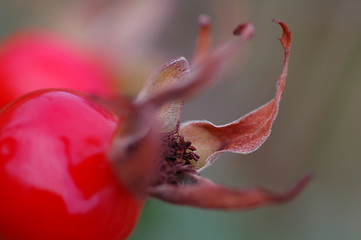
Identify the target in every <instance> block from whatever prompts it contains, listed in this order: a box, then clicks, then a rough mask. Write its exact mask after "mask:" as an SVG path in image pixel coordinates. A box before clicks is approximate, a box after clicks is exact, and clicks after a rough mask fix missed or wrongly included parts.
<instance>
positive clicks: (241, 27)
mask: <svg viewBox="0 0 361 240" xmlns="http://www.w3.org/2000/svg"><path fill="white" fill-rule="evenodd" d="M247 25H248V23H243V24H239V25H238V26H237V27H236V28H235V29H234V30H233V35H236V36H240V35H241V34H242V33H243V31H244V29H245V28H246V27H247Z"/></svg>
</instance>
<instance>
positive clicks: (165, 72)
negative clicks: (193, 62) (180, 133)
mask: <svg viewBox="0 0 361 240" xmlns="http://www.w3.org/2000/svg"><path fill="white" fill-rule="evenodd" d="M188 77H189V64H188V62H187V60H186V59H185V58H184V57H180V58H177V59H174V60H172V61H170V62H169V63H166V64H164V65H163V66H161V67H160V68H159V69H157V70H156V71H155V72H154V73H153V74H152V75H151V76H150V78H149V79H148V80H147V81H146V83H145V85H144V87H143V88H142V90H141V91H140V93H139V95H138V98H137V101H142V100H144V99H146V98H147V97H149V96H151V95H154V94H157V92H158V91H160V90H161V89H163V88H166V87H167V86H172V84H177V83H178V82H179V81H181V80H183V81H185V79H187V78H188ZM182 106H183V100H182V99H177V100H174V101H171V102H164V103H163V106H162V107H161V109H160V110H159V112H158V114H156V115H158V116H160V121H161V123H162V125H163V126H162V131H164V132H171V131H174V130H175V129H176V128H177V127H178V126H179V121H180V117H181V112H182Z"/></svg>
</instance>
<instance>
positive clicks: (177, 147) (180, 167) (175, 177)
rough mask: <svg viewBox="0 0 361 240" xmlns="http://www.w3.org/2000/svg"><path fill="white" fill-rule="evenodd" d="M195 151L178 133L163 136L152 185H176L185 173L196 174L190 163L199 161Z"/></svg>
mask: <svg viewBox="0 0 361 240" xmlns="http://www.w3.org/2000/svg"><path fill="white" fill-rule="evenodd" d="M195 150H196V148H195V147H194V146H192V144H191V142H189V141H185V140H184V137H183V136H181V135H179V134H178V133H176V132H171V133H166V134H163V136H162V153H161V159H160V160H159V167H158V169H157V174H156V178H155V180H154V181H153V185H159V184H164V183H168V184H175V185H177V184H178V183H179V182H180V180H181V179H182V177H183V176H184V174H185V173H193V174H197V172H196V171H195V170H194V168H193V164H192V161H198V159H199V156H198V155H197V154H196V153H194V151H195Z"/></svg>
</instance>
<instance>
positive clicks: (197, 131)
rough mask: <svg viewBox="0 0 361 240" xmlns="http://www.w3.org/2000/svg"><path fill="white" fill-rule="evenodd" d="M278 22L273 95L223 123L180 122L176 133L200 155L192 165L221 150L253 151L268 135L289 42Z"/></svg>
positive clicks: (205, 161)
mask: <svg viewBox="0 0 361 240" xmlns="http://www.w3.org/2000/svg"><path fill="white" fill-rule="evenodd" d="M278 23H279V24H280V25H281V26H282V29H283V36H282V38H281V43H282V46H283V48H284V53H285V54H284V66H283V70H282V73H281V75H280V77H279V79H278V81H277V87H276V95H275V97H274V98H273V99H272V100H271V101H270V102H268V103H267V104H265V105H263V106H262V107H260V108H258V109H256V110H254V111H252V112H250V113H248V114H247V115H245V116H243V117H241V118H240V119H238V120H236V121H234V122H232V123H229V124H226V125H222V126H216V125H213V124H212V123H210V122H207V121H194V122H188V123H185V124H183V125H182V126H181V127H180V130H179V132H180V134H181V135H182V136H184V137H185V139H186V140H187V141H191V142H192V144H193V145H194V146H195V147H196V148H197V152H196V153H197V154H198V155H199V156H200V159H199V160H198V161H197V162H194V167H195V169H198V170H202V169H204V168H205V167H207V166H209V165H210V164H211V163H212V162H213V161H214V160H215V159H216V157H217V156H218V155H219V154H221V153H223V152H234V153H243V154H246V153H250V152H252V151H255V150H256V149H257V148H259V147H260V146H261V145H262V143H263V142H264V141H265V140H266V139H267V138H268V136H269V134H270V132H271V128H272V124H273V122H274V120H275V118H276V116H277V113H278V108H279V103H280V100H281V97H282V94H283V90H284V86H285V81H286V77H287V68H288V59H289V49H290V45H291V35H290V31H289V30H288V28H287V26H286V25H285V24H284V23H282V22H278Z"/></svg>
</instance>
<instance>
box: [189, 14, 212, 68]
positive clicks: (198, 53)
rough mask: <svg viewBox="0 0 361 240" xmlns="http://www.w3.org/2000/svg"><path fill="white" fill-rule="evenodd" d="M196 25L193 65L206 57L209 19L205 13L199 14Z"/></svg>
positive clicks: (209, 35)
mask: <svg viewBox="0 0 361 240" xmlns="http://www.w3.org/2000/svg"><path fill="white" fill-rule="evenodd" d="M198 26H199V27H198V36H197V41H196V46H195V49H194V54H193V60H192V65H193V66H195V65H197V64H199V63H201V62H202V61H203V60H204V59H205V58H206V56H207V54H208V51H209V48H210V45H211V19H210V18H209V17H208V16H206V15H201V16H199V18H198Z"/></svg>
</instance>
